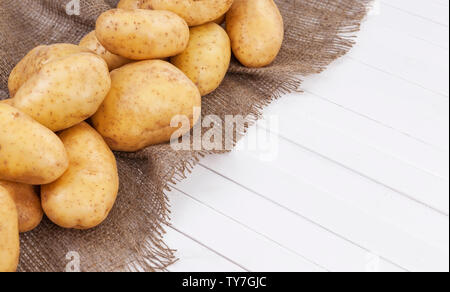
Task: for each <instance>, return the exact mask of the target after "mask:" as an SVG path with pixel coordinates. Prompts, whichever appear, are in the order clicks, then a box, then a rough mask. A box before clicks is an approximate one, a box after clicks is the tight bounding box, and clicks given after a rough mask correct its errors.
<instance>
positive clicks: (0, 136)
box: [0, 103, 69, 185]
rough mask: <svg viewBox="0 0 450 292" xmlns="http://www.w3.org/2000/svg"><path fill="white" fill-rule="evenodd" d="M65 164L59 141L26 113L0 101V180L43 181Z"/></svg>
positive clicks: (65, 160) (50, 177)
mask: <svg viewBox="0 0 450 292" xmlns="http://www.w3.org/2000/svg"><path fill="white" fill-rule="evenodd" d="M68 165H69V161H68V158H67V153H66V150H65V149H64V145H63V144H62V142H61V140H60V139H59V138H58V136H56V135H55V134H54V133H53V132H52V131H50V130H49V129H47V128H45V127H44V126H42V125H41V124H39V123H38V122H36V121H34V120H33V119H32V118H30V117H29V116H28V115H26V114H24V113H22V112H21V111H19V110H17V109H15V108H13V107H11V106H10V105H8V104H5V103H0V179H2V180H8V181H14V182H21V183H25V184H30V185H41V184H47V183H50V182H52V181H54V180H56V179H57V178H58V177H60V176H61V175H62V174H63V173H64V171H66V169H67V167H68Z"/></svg>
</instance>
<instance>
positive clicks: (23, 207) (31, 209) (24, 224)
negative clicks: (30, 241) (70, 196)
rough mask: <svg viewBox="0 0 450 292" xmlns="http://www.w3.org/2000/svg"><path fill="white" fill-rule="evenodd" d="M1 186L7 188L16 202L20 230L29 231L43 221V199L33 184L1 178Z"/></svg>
mask: <svg viewBox="0 0 450 292" xmlns="http://www.w3.org/2000/svg"><path fill="white" fill-rule="evenodd" d="M0 187H3V188H5V189H6V190H7V191H8V192H9V194H10V195H11V197H12V199H13V200H14V202H15V203H16V207H17V213H18V215H19V231H20V232H21V233H22V232H28V231H31V230H33V229H34V228H36V227H37V226H38V225H39V223H41V220H42V216H43V215H44V212H43V211H42V207H41V200H40V198H39V196H38V195H37V194H36V192H35V190H34V187H33V186H31V185H26V184H21V183H14V182H8V181H2V180H0Z"/></svg>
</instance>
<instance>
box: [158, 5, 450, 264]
mask: <svg viewBox="0 0 450 292" xmlns="http://www.w3.org/2000/svg"><path fill="white" fill-rule="evenodd" d="M448 9H449V1H448V0H428V1H425V0H380V1H378V2H377V5H376V9H374V10H373V11H372V13H371V15H370V16H369V17H368V19H367V20H366V22H365V23H364V25H363V27H362V31H361V32H360V33H359V39H358V44H357V46H356V47H355V48H354V49H353V50H352V51H351V53H349V54H348V55H347V56H345V57H344V58H342V59H340V60H338V61H337V62H335V63H334V64H333V65H332V66H330V68H329V69H328V70H327V71H326V72H324V73H323V74H321V75H318V76H313V77H311V78H308V79H307V80H305V82H304V85H303V89H305V91H306V92H305V94H291V95H288V96H285V97H284V98H282V99H281V100H279V101H278V102H276V103H274V104H273V105H271V106H270V107H268V108H267V109H266V111H265V116H266V119H265V120H262V121H261V122H260V123H259V127H254V128H252V129H251V131H250V133H249V136H248V137H247V138H246V139H245V140H243V141H242V143H245V142H246V141H248V139H251V138H252V137H255V136H256V135H257V134H258V133H261V132H266V129H267V128H268V126H271V133H272V135H271V136H270V137H269V138H270V139H272V140H269V141H272V142H271V143H268V144H269V145H272V148H269V149H268V150H265V149H259V150H241V151H234V152H233V153H230V154H227V155H222V156H212V157H207V158H206V159H204V160H202V162H201V164H200V165H199V166H197V167H196V168H195V170H194V172H193V173H192V175H190V177H189V178H188V179H187V180H185V181H183V182H182V183H180V184H178V185H176V186H175V188H176V189H175V190H174V191H173V192H171V193H170V194H169V197H170V200H171V205H172V223H173V227H170V228H167V231H168V232H167V235H166V241H167V243H168V244H169V245H170V246H171V247H173V248H177V249H178V253H177V256H179V257H180V261H179V262H178V263H176V264H175V265H173V266H172V267H170V270H171V271H245V270H248V271H448V270H449V193H448V192H449V162H448V159H449V82H448V78H449V65H448V64H449V36H448V35H449V14H448ZM273 117H275V118H277V119H278V128H277V127H276V124H275V126H274V124H273V123H272V124H270V123H269V124H268V123H267V121H268V120H271V119H272V118H273ZM268 154H269V155H268ZM270 154H273V156H271V155H270Z"/></svg>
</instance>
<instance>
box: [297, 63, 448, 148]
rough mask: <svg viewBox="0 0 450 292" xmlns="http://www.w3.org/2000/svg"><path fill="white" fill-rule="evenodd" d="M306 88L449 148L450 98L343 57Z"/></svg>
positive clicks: (436, 144)
mask: <svg viewBox="0 0 450 292" xmlns="http://www.w3.org/2000/svg"><path fill="white" fill-rule="evenodd" d="M303 88H304V89H305V90H307V91H308V92H312V93H314V94H316V95H318V96H320V97H322V98H324V99H327V100H329V101H332V102H334V103H336V104H338V105H340V106H343V107H345V108H347V109H350V110H352V111H355V112H358V113H360V114H361V115H364V116H366V117H368V118H370V119H373V120H376V121H378V122H379V123H382V124H384V125H386V126H388V127H392V128H394V129H396V130H397V131H399V132H402V133H404V134H407V135H410V136H412V137H414V138H416V139H419V140H422V141H424V142H426V143H428V144H431V145H433V146H436V147H438V148H440V149H443V150H446V151H448V149H449V144H448V141H449V134H448V133H449V99H448V98H444V97H442V96H441V95H438V94H435V93H433V92H430V91H428V90H426V89H424V88H422V87H420V86H415V85H413V84H411V83H409V82H407V81H404V80H402V79H400V78H395V77H393V76H392V75H389V74H386V73H385V72H382V71H379V70H377V69H375V68H372V67H369V66H366V65H363V64H361V63H359V62H357V61H355V60H352V59H350V58H348V57H347V58H346V57H344V58H342V59H340V60H338V61H336V62H335V63H334V65H333V66H331V67H330V68H329V69H328V70H326V71H325V72H323V73H322V74H320V75H316V76H311V77H308V78H307V79H306V80H305V82H304V83H303Z"/></svg>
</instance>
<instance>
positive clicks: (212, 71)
mask: <svg viewBox="0 0 450 292" xmlns="http://www.w3.org/2000/svg"><path fill="white" fill-rule="evenodd" d="M190 31H191V38H190V40H189V45H188V47H187V49H186V50H185V51H184V52H183V53H181V54H180V55H178V56H175V57H173V58H172V59H171V62H172V64H174V65H175V66H177V67H178V68H179V69H180V70H181V71H183V72H184V73H185V74H186V76H187V77H189V78H190V79H191V80H192V81H193V82H194V83H195V85H197V87H198V89H199V91H200V94H201V95H202V96H204V95H207V94H208V93H211V92H212V91H214V90H215V89H216V88H217V87H219V85H220V83H221V82H222V80H223V78H224V77H225V74H226V73H227V70H228V67H229V65H230V59H231V48H230V39H229V38H228V35H227V33H226V32H225V31H224V30H223V28H222V27H221V26H220V25H218V24H215V23H213V22H211V23H208V24H204V25H200V26H196V27H193V28H191V29H190Z"/></svg>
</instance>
